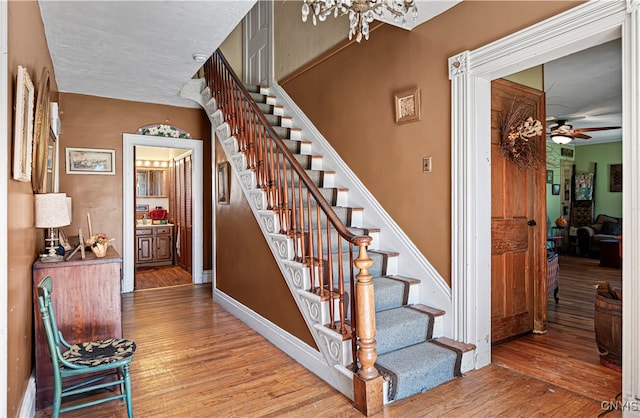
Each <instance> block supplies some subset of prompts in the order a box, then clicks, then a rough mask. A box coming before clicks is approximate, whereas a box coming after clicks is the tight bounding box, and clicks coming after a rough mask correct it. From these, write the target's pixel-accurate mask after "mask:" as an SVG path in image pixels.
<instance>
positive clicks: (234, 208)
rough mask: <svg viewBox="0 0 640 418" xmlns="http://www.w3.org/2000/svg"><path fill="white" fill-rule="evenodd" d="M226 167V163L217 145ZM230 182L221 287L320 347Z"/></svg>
mask: <svg viewBox="0 0 640 418" xmlns="http://www.w3.org/2000/svg"><path fill="white" fill-rule="evenodd" d="M220 161H226V157H225V155H224V151H223V150H222V147H221V146H220V144H219V142H218V141H216V163H217V162H220ZM230 177H231V186H230V204H229V205H218V204H216V207H215V211H216V221H215V222H216V287H217V288H218V289H219V290H220V291H222V292H224V293H226V294H227V295H229V296H231V297H232V298H233V299H235V300H237V301H239V302H240V303H242V304H244V305H246V306H248V307H250V308H251V309H252V310H254V311H255V312H257V313H258V314H260V315H262V316H263V317H265V318H267V319H268V320H270V321H271V322H273V323H275V324H276V325H278V326H279V327H281V328H283V329H284V330H286V331H288V332H289V333H291V334H293V335H295V336H296V337H298V338H300V339H301V340H302V341H304V342H306V343H307V344H309V345H311V346H312V347H316V345H315V342H314V340H313V337H312V336H311V333H310V332H309V329H308V328H307V326H306V324H305V322H304V319H302V316H301V314H300V311H299V310H298V307H297V305H296V303H295V301H294V299H293V296H292V295H291V292H290V291H289V288H288V287H287V284H286V282H285V280H284V278H283V277H282V273H281V272H280V269H279V268H278V265H277V264H276V261H275V259H274V258H273V254H272V253H271V251H270V250H269V246H268V244H267V242H266V241H265V239H264V238H263V235H262V232H261V231H260V226H259V225H258V223H257V221H256V218H255V217H254V216H253V212H251V207H250V206H249V203H248V202H247V200H246V199H245V197H244V194H243V192H242V190H241V188H240V187H241V186H240V184H239V183H238V180H237V179H236V178H235V176H233V174H232V175H231V176H230Z"/></svg>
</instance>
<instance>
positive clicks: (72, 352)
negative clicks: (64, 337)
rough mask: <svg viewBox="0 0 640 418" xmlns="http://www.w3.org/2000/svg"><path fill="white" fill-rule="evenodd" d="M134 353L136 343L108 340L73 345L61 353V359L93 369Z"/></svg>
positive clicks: (116, 339)
mask: <svg viewBox="0 0 640 418" xmlns="http://www.w3.org/2000/svg"><path fill="white" fill-rule="evenodd" d="M135 351H136V343H134V342H133V341H129V340H123V339H119V338H110V339H108V340H101V341H92V342H86V343H80V344H74V345H72V346H71V347H70V348H69V350H67V351H65V352H64V353H62V357H63V358H64V359H65V360H66V361H68V362H69V363H72V364H76V365H78V366H90V367H95V366H99V365H101V364H106V363H113V362H115V361H119V360H123V359H125V358H127V357H131V356H132V355H133V353H134V352H135Z"/></svg>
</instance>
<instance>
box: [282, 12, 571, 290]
mask: <svg viewBox="0 0 640 418" xmlns="http://www.w3.org/2000/svg"><path fill="white" fill-rule="evenodd" d="M579 3H580V2H576V1H553V2H549V1H539V2H528V1H511V2H506V1H494V2H484V1H464V2H462V3H460V4H458V5H457V6H455V7H453V8H452V9H450V10H449V11H447V12H445V13H443V14H441V15H440V16H438V17H436V18H434V19H432V20H430V21H428V22H426V23H424V24H422V25H420V26H418V27H417V28H415V29H414V30H413V31H411V32H408V31H405V30H402V29H399V28H396V27H393V26H390V25H384V26H383V27H381V28H379V29H378V30H376V31H375V32H373V33H372V34H371V37H370V39H369V40H368V41H362V43H361V44H352V45H350V46H349V47H347V48H346V49H343V50H341V51H340V52H339V53H337V54H335V55H333V56H332V57H330V58H329V59H327V60H325V61H322V62H321V63H320V64H319V65H317V66H315V67H313V68H312V69H310V70H308V71H306V72H304V73H302V74H301V75H299V76H298V77H296V78H294V79H291V80H288V81H287V82H286V83H282V84H283V87H284V88H285V89H286V91H287V92H288V93H289V95H290V96H291V97H292V98H293V99H294V100H295V101H296V103H297V104H298V105H299V106H300V107H301V109H302V110H303V111H304V112H305V113H306V114H307V116H308V117H309V118H310V119H311V120H312V121H313V123H314V124H315V125H316V126H317V127H318V129H319V130H320V131H321V132H322V134H323V135H324V136H325V137H326V138H327V140H328V141H329V142H330V143H331V144H332V146H333V147H334V148H335V149H336V150H337V151H338V153H339V154H340V156H341V157H342V158H343V159H344V160H345V162H346V163H347V164H348V165H349V166H350V167H351V169H352V170H353V171H354V172H355V173H356V175H357V176H358V177H359V178H360V179H361V180H362V181H363V183H364V184H365V186H366V187H367V188H368V189H369V190H370V191H371V192H372V193H373V194H374V196H375V197H376V198H377V199H378V201H379V202H380V203H381V204H382V206H383V207H384V208H385V209H386V211H387V212H388V213H389V214H390V215H391V217H393V219H394V220H395V221H396V222H397V223H398V224H399V226H400V227H401V228H402V229H403V230H404V231H405V232H406V233H407V235H408V236H409V238H411V240H412V241H413V242H414V243H415V244H416V245H417V247H418V248H419V249H420V251H421V252H422V253H423V254H424V255H425V256H426V258H427V259H428V260H429V261H430V262H431V264H432V265H433V266H434V267H435V268H436V269H437V270H438V272H439V273H440V274H441V275H442V276H443V277H444V278H445V280H446V281H447V282H448V283H451V145H450V141H451V92H450V89H451V87H450V81H449V79H448V71H447V70H448V69H447V60H448V58H449V57H450V56H453V55H455V54H457V53H460V52H462V51H465V50H473V49H475V48H477V47H480V46H482V45H485V44H487V43H489V42H491V41H494V40H497V39H500V38H502V37H504V36H506V35H508V34H510V33H513V32H515V31H517V30H519V29H522V28H525V27H527V26H530V25H532V24H534V23H536V22H538V21H540V20H543V19H545V18H548V17H551V16H553V15H555V14H557V13H559V12H562V11H564V10H567V9H569V8H571V7H573V6H576V5H578V4H579ZM277 29H278V30H287V28H285V27H279V28H277ZM345 30H346V28H345ZM413 86H417V87H419V88H420V89H421V93H422V119H421V120H420V121H417V122H412V123H406V124H401V125H398V124H396V123H395V122H394V101H393V95H394V92H396V91H399V90H403V89H406V88H409V87H413ZM426 156H431V157H432V166H433V171H432V172H431V173H428V174H425V173H423V172H422V158H423V157H426ZM487 181H489V179H487Z"/></svg>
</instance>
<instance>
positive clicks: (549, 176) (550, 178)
mask: <svg viewBox="0 0 640 418" xmlns="http://www.w3.org/2000/svg"><path fill="white" fill-rule="evenodd" d="M551 183H553V170H547V184H551Z"/></svg>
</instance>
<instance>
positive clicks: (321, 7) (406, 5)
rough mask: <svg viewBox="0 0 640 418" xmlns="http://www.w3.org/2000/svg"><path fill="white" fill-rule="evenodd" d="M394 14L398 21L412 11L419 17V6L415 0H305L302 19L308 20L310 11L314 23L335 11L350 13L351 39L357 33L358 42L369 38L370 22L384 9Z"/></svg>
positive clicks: (340, 13) (336, 14)
mask: <svg viewBox="0 0 640 418" xmlns="http://www.w3.org/2000/svg"><path fill="white" fill-rule="evenodd" d="M385 9H386V10H388V11H389V12H390V13H391V14H392V15H393V20H394V22H396V23H404V22H406V19H405V15H406V14H407V13H409V12H411V14H412V16H413V20H414V21H415V20H416V18H417V17H418V8H417V7H416V5H415V1H414V0H304V4H303V5H302V21H303V22H306V21H307V17H308V16H309V13H313V14H312V15H311V17H312V20H313V24H314V25H316V23H317V21H318V20H319V21H321V22H324V21H325V20H326V19H327V16H329V15H330V14H332V13H333V16H334V17H338V15H340V16H342V15H345V14H347V13H348V14H349V25H350V29H349V40H351V39H352V38H353V36H354V35H355V37H356V42H360V41H361V40H362V37H363V36H364V39H369V23H371V22H373V19H375V18H376V17H381V16H382V13H383V11H384V10H385Z"/></svg>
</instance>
